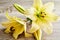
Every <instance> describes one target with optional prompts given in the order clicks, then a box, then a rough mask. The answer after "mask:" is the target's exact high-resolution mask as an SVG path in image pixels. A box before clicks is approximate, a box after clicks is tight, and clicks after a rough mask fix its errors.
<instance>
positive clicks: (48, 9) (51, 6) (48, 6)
mask: <svg viewBox="0 0 60 40" xmlns="http://www.w3.org/2000/svg"><path fill="white" fill-rule="evenodd" d="M44 8H45V11H46V12H52V11H53V9H54V3H53V2H49V3H46V4H45V5H44Z"/></svg>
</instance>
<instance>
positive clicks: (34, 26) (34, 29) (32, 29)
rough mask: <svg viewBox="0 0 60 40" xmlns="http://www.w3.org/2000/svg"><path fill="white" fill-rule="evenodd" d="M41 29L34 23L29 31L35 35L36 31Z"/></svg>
mask: <svg viewBox="0 0 60 40" xmlns="http://www.w3.org/2000/svg"><path fill="white" fill-rule="evenodd" d="M38 29H39V26H38V25H37V24H35V23H34V22H32V27H31V29H30V30H29V32H30V33H34V32H35V31H37V30H38Z"/></svg>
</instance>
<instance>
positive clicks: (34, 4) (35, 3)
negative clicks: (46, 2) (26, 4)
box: [33, 0, 43, 10]
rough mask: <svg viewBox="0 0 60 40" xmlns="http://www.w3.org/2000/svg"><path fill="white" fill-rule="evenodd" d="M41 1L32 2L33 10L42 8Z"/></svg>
mask: <svg viewBox="0 0 60 40" xmlns="http://www.w3.org/2000/svg"><path fill="white" fill-rule="evenodd" d="M42 5H43V4H42V1H41V0H34V3H33V6H34V8H36V9H37V10H40V8H41V7H42Z"/></svg>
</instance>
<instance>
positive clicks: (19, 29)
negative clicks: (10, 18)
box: [13, 24, 24, 39]
mask: <svg viewBox="0 0 60 40" xmlns="http://www.w3.org/2000/svg"><path fill="white" fill-rule="evenodd" d="M15 26H16V27H15V31H14V32H13V37H14V38H15V39H17V37H18V35H19V34H22V33H23V31H24V27H23V26H22V25H21V24H18V25H15Z"/></svg>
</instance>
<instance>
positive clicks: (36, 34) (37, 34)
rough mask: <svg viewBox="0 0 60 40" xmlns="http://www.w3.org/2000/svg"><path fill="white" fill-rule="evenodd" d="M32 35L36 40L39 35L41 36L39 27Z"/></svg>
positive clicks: (39, 39)
mask: <svg viewBox="0 0 60 40" xmlns="http://www.w3.org/2000/svg"><path fill="white" fill-rule="evenodd" d="M34 36H35V38H36V39H37V40H41V37H42V31H41V29H38V30H37V31H36V32H34Z"/></svg>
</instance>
